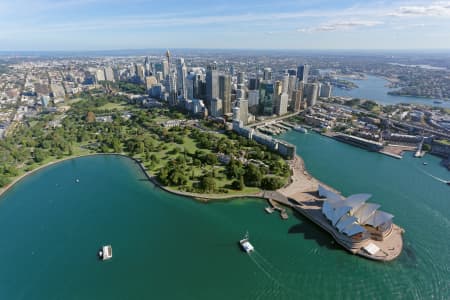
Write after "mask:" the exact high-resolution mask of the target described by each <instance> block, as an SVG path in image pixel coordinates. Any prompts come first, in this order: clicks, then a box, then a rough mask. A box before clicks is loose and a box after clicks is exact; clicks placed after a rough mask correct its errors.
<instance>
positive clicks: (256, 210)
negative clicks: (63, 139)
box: [0, 132, 450, 299]
mask: <svg viewBox="0 0 450 300" xmlns="http://www.w3.org/2000/svg"><path fill="white" fill-rule="evenodd" d="M283 138H284V139H286V140H288V141H291V142H294V143H295V144H297V146H298V152H299V153H300V154H301V155H302V156H303V157H304V158H305V161H306V165H307V167H308V168H309V170H310V171H311V173H312V174H313V175H314V176H317V177H318V178H319V179H321V180H323V181H325V182H327V183H329V184H330V185H332V186H334V187H336V188H337V189H340V190H341V191H342V192H343V193H344V194H350V193H357V192H371V193H373V194H374V197H373V201H375V202H379V203H381V204H382V207H383V208H384V209H385V210H386V211H388V212H391V213H393V214H394V215H395V216H396V217H395V221H396V223H397V224H399V225H400V226H402V227H404V228H405V229H406V234H405V245H406V248H405V251H404V253H403V254H402V256H401V257H400V258H399V259H398V260H396V261H394V262H392V263H377V262H372V261H369V260H366V259H362V258H359V257H356V256H353V255H350V254H348V253H347V252H345V251H344V250H342V249H341V248H339V247H337V246H336V245H335V244H334V243H333V242H332V239H331V237H330V236H328V235H327V234H325V233H324V232H323V231H321V230H320V229H318V228H317V227H316V226H315V225H314V224H311V223H310V222H309V221H307V220H305V219H303V218H302V217H300V216H295V215H292V213H291V214H290V218H289V220H287V221H282V220H281V219H280V217H279V216H278V215H276V214H272V215H267V214H266V213H265V212H264V207H265V206H266V204H265V203H264V202H262V201H259V200H249V199H241V200H235V201H224V202H216V203H211V204H203V203H199V202H196V201H193V200H190V199H188V198H183V197H178V196H174V195H170V194H167V193H165V192H162V191H161V190H159V189H157V188H155V187H154V186H153V185H152V184H151V183H149V182H148V181H147V180H146V179H145V177H144V175H143V174H142V172H141V171H140V169H139V167H138V166H137V165H136V164H135V163H134V162H133V161H131V160H129V159H126V158H123V157H115V156H113V157H112V156H99V157H87V158H80V159H76V160H71V161H66V162H63V163H61V164H58V165H55V166H51V167H49V168H46V169H44V170H42V171H39V172H38V173H36V174H35V175H33V176H31V177H27V178H26V179H24V180H23V181H21V182H20V183H19V184H18V185H16V186H15V187H14V188H13V189H11V190H10V191H9V192H7V193H6V194H5V195H4V196H2V199H1V200H0V235H1V236H2V237H3V238H2V239H1V240H0V261H1V266H2V267H1V268H0V299H148V298H153V299H431V298H434V299H446V298H448V296H449V295H450V282H449V278H450V266H449V262H450V251H449V250H450V243H449V241H448V237H449V236H450V220H449V211H450V199H449V197H448V195H449V187H448V186H446V185H445V184H443V183H442V182H439V181H437V180H436V179H434V178H432V177H430V176H429V175H427V174H425V173H423V171H427V172H428V173H430V174H432V175H433V176H437V177H441V178H446V179H449V177H450V176H449V173H448V171H446V170H445V169H444V168H442V167H440V166H439V160H438V159H437V158H435V157H432V156H427V157H425V159H424V160H425V161H427V162H428V163H429V164H428V166H426V167H425V166H423V165H422V161H421V160H414V159H413V158H411V157H409V156H408V157H406V158H405V159H403V160H394V159H391V158H388V157H385V156H381V155H378V154H375V153H370V152H366V151H363V150H360V149H357V148H353V147H351V146H348V145H345V144H341V143H338V142H336V141H334V140H330V139H326V138H324V137H321V136H318V135H313V134H308V135H302V134H299V133H296V132H291V133H288V134H286V135H285V136H283ZM77 178H79V180H80V182H79V183H76V179H77ZM246 230H248V231H249V232H250V238H251V241H252V243H253V244H254V246H255V247H256V250H257V251H256V252H255V253H254V254H252V255H250V256H249V255H247V254H245V253H243V252H241V251H240V249H239V247H238V244H237V241H238V240H239V239H240V238H241V237H242V235H243V234H244V232H245V231H246ZM103 244H112V246H113V254H114V257H113V259H112V260H110V261H107V262H100V261H98V259H97V257H96V253H97V251H98V248H99V247H100V246H101V245H103Z"/></svg>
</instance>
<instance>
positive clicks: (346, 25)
mask: <svg viewBox="0 0 450 300" xmlns="http://www.w3.org/2000/svg"><path fill="white" fill-rule="evenodd" d="M382 24H384V23H383V22H381V21H363V20H353V21H337V22H331V23H325V24H321V25H318V26H315V27H308V28H299V29H297V31H298V32H327V31H342V30H350V29H355V28H359V27H374V26H377V25H382Z"/></svg>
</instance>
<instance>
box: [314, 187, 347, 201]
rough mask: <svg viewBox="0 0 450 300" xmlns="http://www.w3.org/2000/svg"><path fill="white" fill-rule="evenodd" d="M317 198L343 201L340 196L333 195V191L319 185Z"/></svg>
mask: <svg viewBox="0 0 450 300" xmlns="http://www.w3.org/2000/svg"><path fill="white" fill-rule="evenodd" d="M318 191H319V196H320V197H324V198H327V200H329V201H337V200H343V198H342V196H341V195H339V194H338V193H335V192H333V191H330V190H328V189H326V188H324V187H323V186H321V185H319V190H318Z"/></svg>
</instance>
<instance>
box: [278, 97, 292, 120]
mask: <svg viewBox="0 0 450 300" xmlns="http://www.w3.org/2000/svg"><path fill="white" fill-rule="evenodd" d="M288 101H289V97H288V94H287V93H282V94H281V95H280V97H279V102H278V106H277V107H276V113H277V114H278V115H279V116H282V115H285V114H287V111H288V110H287V109H288Z"/></svg>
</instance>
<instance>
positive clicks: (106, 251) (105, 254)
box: [98, 245, 112, 260]
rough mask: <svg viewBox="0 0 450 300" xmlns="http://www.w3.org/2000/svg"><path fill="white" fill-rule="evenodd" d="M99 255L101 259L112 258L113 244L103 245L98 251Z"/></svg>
mask: <svg viewBox="0 0 450 300" xmlns="http://www.w3.org/2000/svg"><path fill="white" fill-rule="evenodd" d="M98 257H99V258H100V259H101V260H108V259H111V258H112V247H111V245H106V246H103V247H102V249H101V250H100V251H98Z"/></svg>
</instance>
